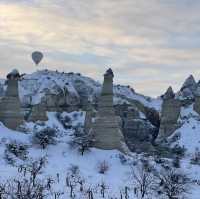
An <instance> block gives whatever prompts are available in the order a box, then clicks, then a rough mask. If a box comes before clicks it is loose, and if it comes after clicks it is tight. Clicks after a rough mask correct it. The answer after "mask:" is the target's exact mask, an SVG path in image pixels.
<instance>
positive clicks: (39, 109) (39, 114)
mask: <svg viewBox="0 0 200 199" xmlns="http://www.w3.org/2000/svg"><path fill="white" fill-rule="evenodd" d="M47 120H48V118H47V115H46V109H45V105H44V104H41V103H40V104H36V105H33V107H32V108H31V110H30V115H29V117H28V121H31V122H36V121H47Z"/></svg>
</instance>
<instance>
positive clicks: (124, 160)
mask: <svg viewBox="0 0 200 199" xmlns="http://www.w3.org/2000/svg"><path fill="white" fill-rule="evenodd" d="M119 160H120V162H121V164H123V165H124V164H126V163H127V161H128V160H127V158H126V156H125V155H123V154H121V153H120V154H119Z"/></svg>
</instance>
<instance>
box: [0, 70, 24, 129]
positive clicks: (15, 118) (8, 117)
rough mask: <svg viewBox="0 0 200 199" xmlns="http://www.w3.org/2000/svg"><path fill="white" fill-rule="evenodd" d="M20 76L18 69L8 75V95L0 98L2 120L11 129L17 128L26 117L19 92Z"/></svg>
mask: <svg viewBox="0 0 200 199" xmlns="http://www.w3.org/2000/svg"><path fill="white" fill-rule="evenodd" d="M19 78H20V75H19V72H18V71H17V70H16V69H15V70H13V71H12V72H11V73H9V74H8V75H7V90H6V95H5V96H4V97H3V98H2V99H1V100H0V121H1V122H3V124H4V125H5V126H7V127H8V128H11V129H16V128H17V127H18V126H19V125H20V124H22V122H23V119H24V117H23V113H22V111H21V105H20V100H19V93H18V80H19Z"/></svg>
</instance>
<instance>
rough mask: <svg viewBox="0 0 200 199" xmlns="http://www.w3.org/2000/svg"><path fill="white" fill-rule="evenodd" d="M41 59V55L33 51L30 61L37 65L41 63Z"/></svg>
mask: <svg viewBox="0 0 200 199" xmlns="http://www.w3.org/2000/svg"><path fill="white" fill-rule="evenodd" d="M42 58H43V54H42V53H41V52H39V51H35V52H33V53H32V59H33V61H34V62H35V64H36V65H38V64H39V63H40V62H41V60H42Z"/></svg>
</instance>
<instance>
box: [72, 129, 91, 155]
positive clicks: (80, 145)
mask: <svg viewBox="0 0 200 199" xmlns="http://www.w3.org/2000/svg"><path fill="white" fill-rule="evenodd" d="M92 142H93V141H92V137H91V136H90V135H89V134H88V133H86V132H85V131H84V128H83V127H81V126H77V127H76V128H75V129H74V134H73V137H72V140H71V141H70V142H69V144H70V146H71V148H76V149H78V150H79V151H80V152H81V154H82V155H83V154H84V152H85V151H88V150H89V148H90V147H91V145H92Z"/></svg>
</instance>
